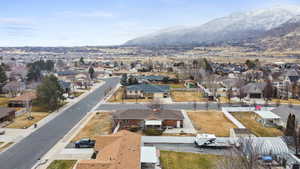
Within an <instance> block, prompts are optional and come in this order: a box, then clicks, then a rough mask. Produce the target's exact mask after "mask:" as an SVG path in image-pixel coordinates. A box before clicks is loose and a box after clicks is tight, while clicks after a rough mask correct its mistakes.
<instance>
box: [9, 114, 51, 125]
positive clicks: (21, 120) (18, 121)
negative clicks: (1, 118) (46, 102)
mask: <svg viewBox="0 0 300 169" xmlns="http://www.w3.org/2000/svg"><path fill="white" fill-rule="evenodd" d="M31 115H32V116H33V117H34V118H33V119H32V120H28V114H27V113H25V114H23V115H20V116H17V117H16V118H15V119H14V121H13V122H12V123H10V124H9V125H8V126H6V127H7V128H17V129H23V128H28V127H30V126H32V125H33V124H35V123H37V122H39V121H40V120H42V119H43V118H45V117H46V116H48V115H49V113H45V112H32V113H31Z"/></svg>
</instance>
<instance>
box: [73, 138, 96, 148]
mask: <svg viewBox="0 0 300 169" xmlns="http://www.w3.org/2000/svg"><path fill="white" fill-rule="evenodd" d="M94 146H95V140H91V139H89V138H83V139H80V140H78V141H76V142H75V148H94Z"/></svg>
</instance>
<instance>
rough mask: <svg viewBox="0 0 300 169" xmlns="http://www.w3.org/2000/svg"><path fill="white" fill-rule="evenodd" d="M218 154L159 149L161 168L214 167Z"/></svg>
mask: <svg viewBox="0 0 300 169" xmlns="http://www.w3.org/2000/svg"><path fill="white" fill-rule="evenodd" d="M220 158H221V157H220V156H216V155H206V154H194V153H183V152H173V151H160V160H161V165H162V169H215V162H216V161H217V160H218V159H220Z"/></svg>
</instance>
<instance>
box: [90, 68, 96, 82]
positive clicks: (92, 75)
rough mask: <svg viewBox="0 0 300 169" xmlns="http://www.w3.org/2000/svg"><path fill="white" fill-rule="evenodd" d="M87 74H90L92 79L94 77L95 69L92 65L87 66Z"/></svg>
mask: <svg viewBox="0 0 300 169" xmlns="http://www.w3.org/2000/svg"><path fill="white" fill-rule="evenodd" d="M89 75H90V78H91V79H94V77H95V70H94V68H93V66H90V68H89Z"/></svg>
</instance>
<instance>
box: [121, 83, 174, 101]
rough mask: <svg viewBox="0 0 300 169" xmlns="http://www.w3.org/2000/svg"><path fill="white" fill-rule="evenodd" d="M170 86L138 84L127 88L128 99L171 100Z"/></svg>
mask: <svg viewBox="0 0 300 169" xmlns="http://www.w3.org/2000/svg"><path fill="white" fill-rule="evenodd" d="M169 97H170V86H167V85H154V84H137V85H131V86H127V87H126V98H133V99H135V98H149V99H152V98H169Z"/></svg>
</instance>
